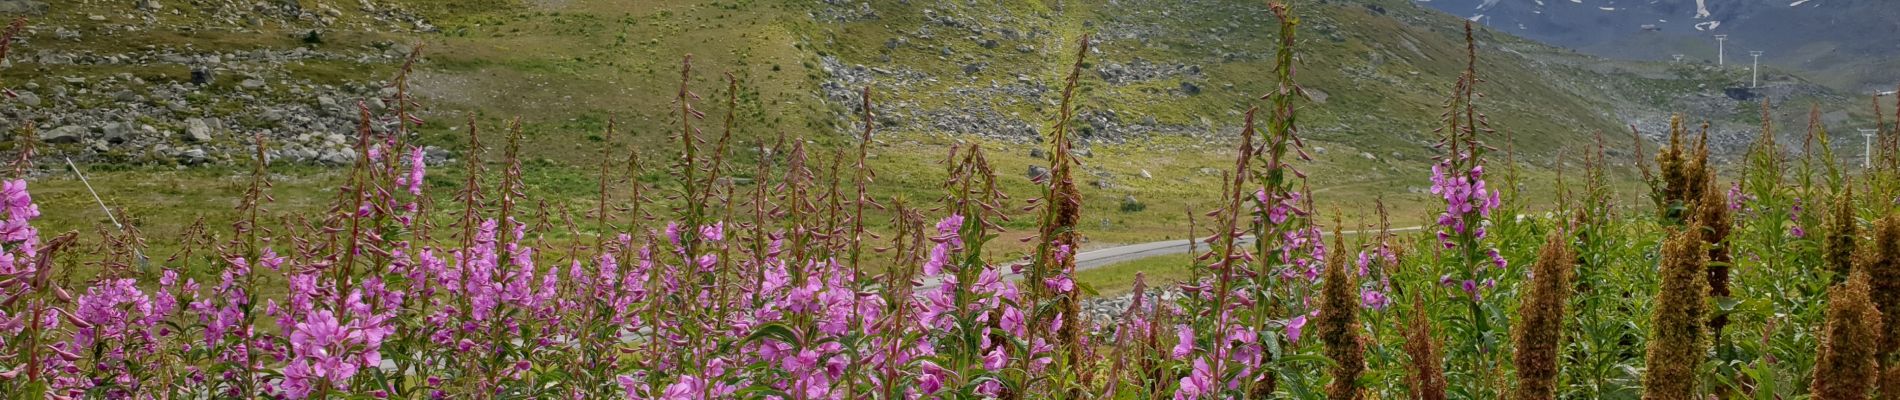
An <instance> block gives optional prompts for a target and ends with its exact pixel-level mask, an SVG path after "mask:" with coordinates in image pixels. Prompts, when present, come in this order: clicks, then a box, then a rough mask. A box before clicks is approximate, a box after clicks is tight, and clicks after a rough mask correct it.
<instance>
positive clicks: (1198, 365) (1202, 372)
mask: <svg viewBox="0 0 1900 400" xmlns="http://www.w3.org/2000/svg"><path fill="white" fill-rule="evenodd" d="M1214 385H1215V383H1214V368H1213V367H1209V366H1208V365H1207V359H1205V358H1196V359H1194V371H1193V372H1191V373H1189V374H1188V376H1187V377H1183V378H1181V388H1180V389H1179V390H1176V391H1175V392H1174V399H1175V400H1195V399H1200V398H1201V396H1212V395H1214V394H1215V393H1216V392H1219V391H1220V388H1218V387H1215V386H1214Z"/></svg>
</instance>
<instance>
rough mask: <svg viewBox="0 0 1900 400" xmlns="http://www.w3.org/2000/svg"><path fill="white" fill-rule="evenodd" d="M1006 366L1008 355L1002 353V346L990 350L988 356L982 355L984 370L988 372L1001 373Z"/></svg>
mask: <svg viewBox="0 0 1900 400" xmlns="http://www.w3.org/2000/svg"><path fill="white" fill-rule="evenodd" d="M1007 365H1009V355H1007V354H1004V353H1003V346H996V347H994V348H991V349H990V352H989V353H988V354H984V355H983V369H984V370H988V371H990V372H996V371H1001V370H1003V367H1004V366H1007Z"/></svg>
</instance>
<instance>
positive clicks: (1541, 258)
mask: <svg viewBox="0 0 1900 400" xmlns="http://www.w3.org/2000/svg"><path fill="white" fill-rule="evenodd" d="M1548 236H1549V237H1548V238H1547V239H1545V241H1544V248H1543V250H1542V251H1540V252H1538V255H1537V262H1536V264H1533V265H1532V266H1531V273H1532V276H1531V281H1530V285H1529V287H1528V288H1526V289H1525V293H1524V297H1523V299H1524V305H1523V306H1522V307H1519V308H1518V318H1517V325H1516V326H1515V327H1514V331H1513V332H1512V339H1514V342H1515V343H1516V346H1517V349H1516V351H1515V352H1514V353H1513V354H1512V356H1513V357H1515V358H1514V361H1515V362H1516V367H1517V396H1516V398H1518V399H1521V400H1533V399H1555V398H1557V395H1556V389H1557V363H1558V360H1559V359H1558V353H1557V351H1558V346H1560V345H1561V344H1562V343H1560V342H1561V339H1562V338H1563V332H1564V329H1563V322H1564V319H1565V318H1568V316H1567V315H1565V314H1564V306H1565V305H1566V304H1568V303H1569V302H1570V290H1571V286H1570V274H1571V270H1572V269H1574V268H1573V264H1574V263H1575V262H1576V260H1577V255H1576V253H1575V252H1574V251H1572V250H1571V248H1570V235H1569V233H1568V232H1565V231H1564V230H1561V229H1559V230H1554V231H1551V232H1550V234H1549V235H1548Z"/></svg>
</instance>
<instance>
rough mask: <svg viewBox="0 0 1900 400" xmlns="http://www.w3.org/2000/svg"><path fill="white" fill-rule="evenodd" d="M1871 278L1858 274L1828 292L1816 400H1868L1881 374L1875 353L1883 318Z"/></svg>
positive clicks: (1817, 372) (1818, 360) (1818, 364)
mask: <svg viewBox="0 0 1900 400" xmlns="http://www.w3.org/2000/svg"><path fill="white" fill-rule="evenodd" d="M1868 279H1869V277H1868V276H1867V274H1866V273H1858V272H1857V273H1855V274H1854V275H1853V277H1851V278H1849V279H1848V280H1847V283H1846V284H1844V285H1837V286H1835V287H1834V288H1833V289H1832V290H1829V291H1828V307H1827V327H1826V328H1825V329H1823V331H1822V333H1821V345H1820V356H1819V357H1818V358H1816V360H1815V365H1814V384H1813V386H1812V388H1813V394H1814V398H1815V399H1816V400H1855V399H1865V398H1867V393H1868V392H1869V391H1870V390H1871V389H1873V387H1874V382H1875V379H1876V378H1877V376H1878V373H1879V366H1878V364H1877V363H1876V361H1875V360H1876V358H1875V353H1876V350H1878V349H1877V346H1878V345H1879V341H1880V332H1881V329H1882V327H1881V325H1882V324H1881V318H1880V313H1879V311H1878V310H1875V309H1874V304H1873V299H1872V297H1871V296H1870V295H1869V293H1868V291H1869V284H1868Z"/></svg>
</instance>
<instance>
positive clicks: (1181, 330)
mask: <svg viewBox="0 0 1900 400" xmlns="http://www.w3.org/2000/svg"><path fill="white" fill-rule="evenodd" d="M1174 334H1175V337H1176V341H1175V342H1174V353H1173V354H1174V358H1175V359H1177V360H1178V359H1186V358H1187V356H1188V355H1191V354H1194V327H1191V326H1187V325H1186V324H1182V325H1175V327H1174Z"/></svg>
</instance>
